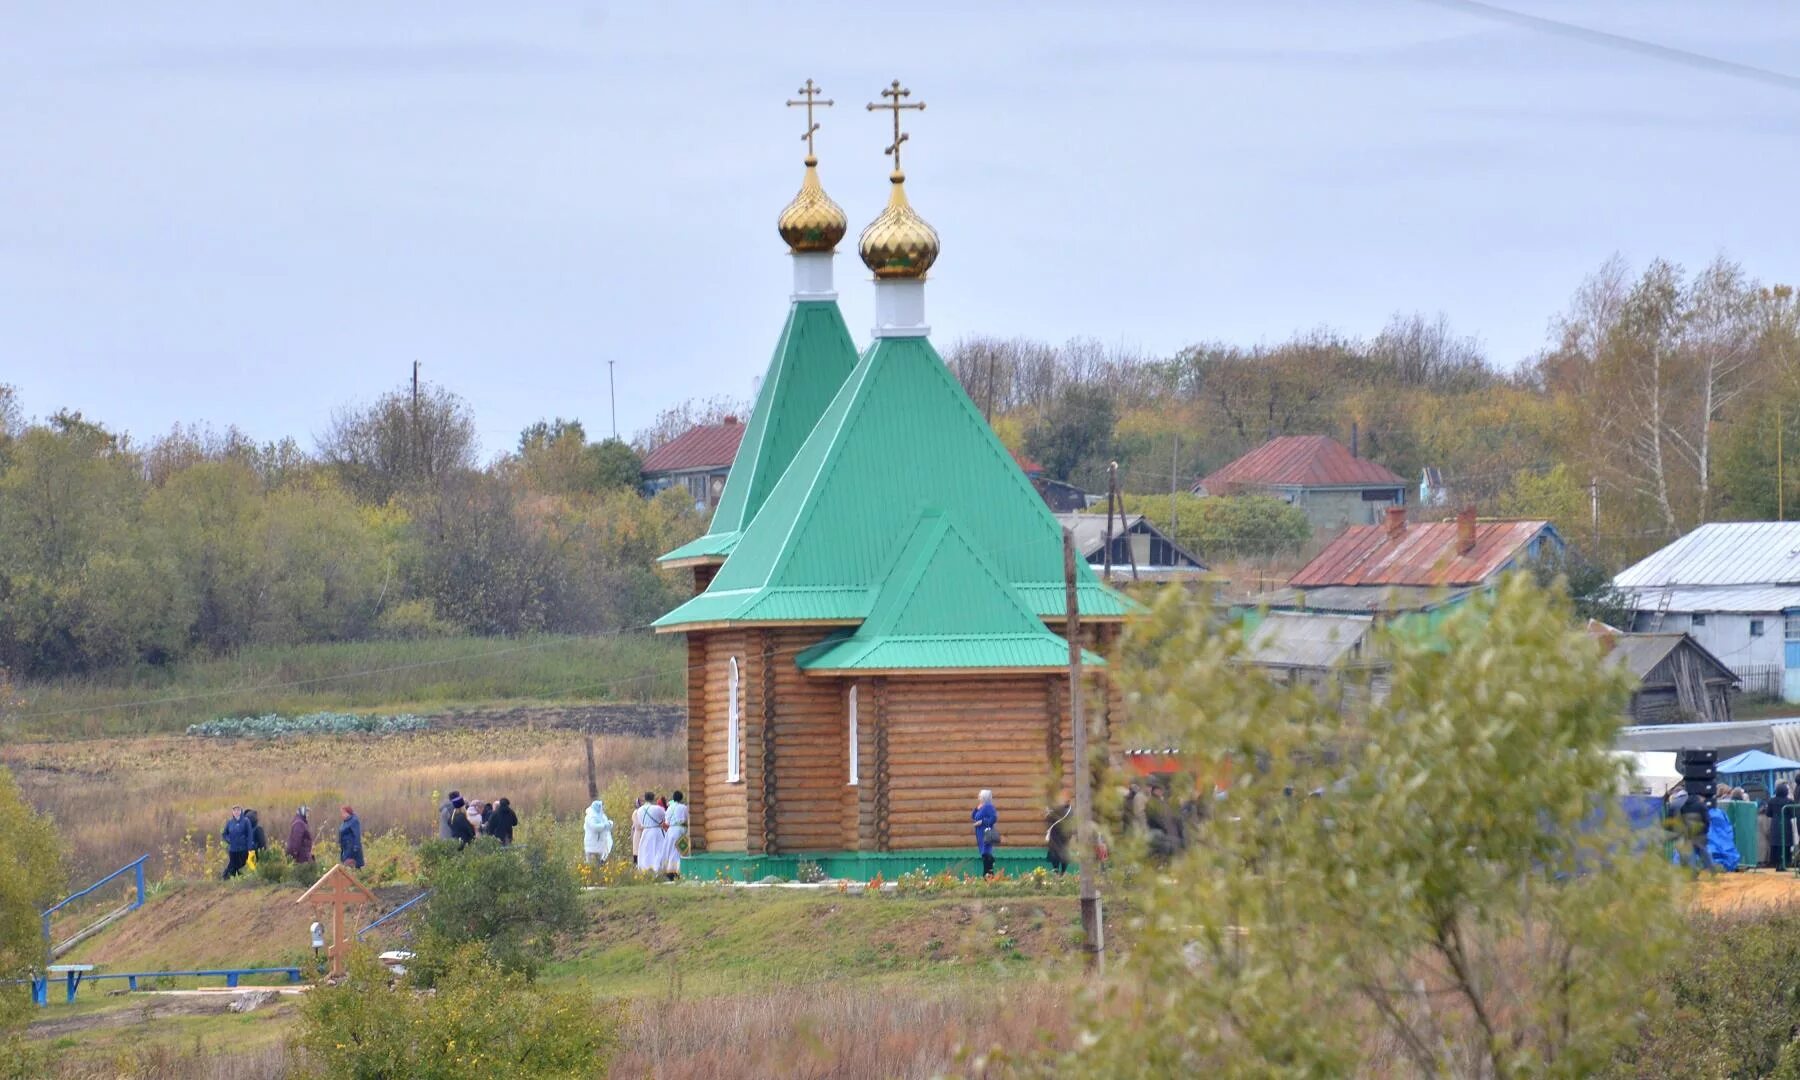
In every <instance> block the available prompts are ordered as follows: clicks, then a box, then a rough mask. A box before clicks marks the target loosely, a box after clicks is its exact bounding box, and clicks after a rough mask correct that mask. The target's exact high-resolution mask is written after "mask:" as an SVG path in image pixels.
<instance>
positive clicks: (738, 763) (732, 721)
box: [725, 656, 744, 784]
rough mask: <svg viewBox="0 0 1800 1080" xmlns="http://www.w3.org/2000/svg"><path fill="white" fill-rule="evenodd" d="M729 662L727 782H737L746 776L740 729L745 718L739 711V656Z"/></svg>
mask: <svg viewBox="0 0 1800 1080" xmlns="http://www.w3.org/2000/svg"><path fill="white" fill-rule="evenodd" d="M727 663H728V664H729V667H728V668H727V671H728V672H729V675H728V676H727V678H726V680H725V695H726V704H725V782H726V783H728V784H735V783H737V782H738V781H740V780H742V779H743V778H744V760H743V758H744V752H743V738H744V736H743V732H742V731H741V730H740V728H741V726H742V725H743V722H744V718H743V717H742V716H741V715H739V713H738V665H737V657H735V656H734V657H732V658H731V659H730V660H729V661H727Z"/></svg>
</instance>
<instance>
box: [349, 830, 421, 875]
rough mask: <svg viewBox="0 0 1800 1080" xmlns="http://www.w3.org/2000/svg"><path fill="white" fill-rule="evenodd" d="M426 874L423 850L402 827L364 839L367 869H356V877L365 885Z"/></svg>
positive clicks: (365, 865) (365, 866)
mask: <svg viewBox="0 0 1800 1080" xmlns="http://www.w3.org/2000/svg"><path fill="white" fill-rule="evenodd" d="M423 873H424V864H423V862H422V860H421V859H420V856H419V850H418V849H417V848H415V847H414V846H413V843H412V841H411V840H409V839H407V837H406V834H405V833H404V832H402V831H401V830H400V827H399V826H397V825H396V826H394V827H393V828H391V829H389V830H388V831H387V832H384V833H382V834H381V835H380V836H377V837H375V838H374V839H371V840H365V841H364V842H363V868H362V869H361V870H358V871H357V872H356V879H357V880H358V881H360V882H362V883H363V884H364V885H370V886H374V885H393V884H396V883H399V882H403V881H418V880H419V879H420V877H421V876H423Z"/></svg>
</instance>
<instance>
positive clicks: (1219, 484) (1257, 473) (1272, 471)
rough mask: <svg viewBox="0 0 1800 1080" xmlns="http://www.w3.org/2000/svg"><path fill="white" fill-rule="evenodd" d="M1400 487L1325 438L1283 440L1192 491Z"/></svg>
mask: <svg viewBox="0 0 1800 1080" xmlns="http://www.w3.org/2000/svg"><path fill="white" fill-rule="evenodd" d="M1405 483H1406V481H1405V480H1403V479H1401V477H1400V475H1399V474H1398V473H1396V472H1394V471H1393V470H1392V469H1389V468H1388V467H1387V466H1385V465H1380V464H1377V463H1376V462H1373V461H1370V460H1369V459H1367V458H1359V457H1357V456H1356V455H1354V454H1352V453H1351V452H1350V450H1349V448H1348V447H1346V446H1345V445H1344V444H1343V443H1340V442H1338V441H1337V440H1336V439H1333V438H1331V437H1330V436H1327V435H1283V436H1281V437H1280V438H1278V439H1270V440H1269V441H1268V442H1266V443H1263V444H1262V445H1261V446H1259V447H1257V448H1256V449H1254V450H1252V451H1250V452H1249V453H1248V454H1245V455H1244V456H1243V457H1241V458H1238V459H1237V460H1236V461H1234V462H1232V463H1231V464H1229V465H1226V466H1225V467H1223V468H1221V469H1218V470H1215V471H1214V472H1211V473H1209V474H1207V476H1206V478H1205V479H1203V480H1201V481H1200V482H1199V483H1198V484H1195V485H1194V490H1195V491H1201V490H1204V491H1205V492H1206V493H1207V494H1209V495H1223V494H1227V493H1228V492H1229V491H1230V490H1231V489H1232V488H1235V487H1387V486H1400V485H1404V484H1405Z"/></svg>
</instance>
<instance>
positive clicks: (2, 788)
mask: <svg viewBox="0 0 1800 1080" xmlns="http://www.w3.org/2000/svg"><path fill="white" fill-rule="evenodd" d="M5 676H6V673H5V672H4V671H0V718H4V717H5V715H6V711H7V709H8V708H9V707H10V706H9V701H10V698H9V694H10V689H9V684H8V683H7V681H6V677H5ZM0 821H4V822H5V823H6V827H5V828H0V867H5V872H3V873H0V1076H11V1075H18V1076H29V1075H32V1070H33V1069H34V1068H36V1067H37V1065H38V1064H40V1063H39V1060H38V1055H37V1054H36V1053H34V1052H33V1050H32V1048H31V1047H29V1046H28V1045H27V1044H26V1043H25V1042H24V1040H23V1036H22V1034H21V1033H22V1032H23V1031H24V1028H25V1024H26V1022H27V1021H28V1020H29V1019H30V1018H31V1016H32V1015H33V1014H34V1013H36V1011H37V1010H36V1009H35V1008H34V1007H33V1006H32V1004H31V992H30V989H29V984H28V983H26V982H23V981H21V980H27V979H29V978H30V977H31V973H32V972H33V971H35V970H38V969H40V968H41V967H42V966H43V964H44V963H45V957H44V937H43V923H42V922H40V921H39V918H38V912H40V911H42V910H43V909H44V908H46V907H48V906H50V904H52V903H53V902H55V900H56V896H57V893H58V892H59V891H60V890H61V888H62V884H63V867H62V857H61V848H60V846H59V845H58V844H57V840H56V830H55V829H53V828H52V827H51V825H50V819H49V818H47V817H44V816H43V815H41V814H38V813H37V812H35V811H34V810H32V808H31V804H30V803H27V802H26V801H25V796H24V794H23V793H21V792H20V790H19V785H18V782H17V781H16V780H14V779H13V775H12V772H11V771H10V770H8V769H6V768H5V767H0Z"/></svg>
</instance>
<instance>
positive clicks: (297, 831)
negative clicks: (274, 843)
mask: <svg viewBox="0 0 1800 1080" xmlns="http://www.w3.org/2000/svg"><path fill="white" fill-rule="evenodd" d="M312 849H313V834H312V825H311V824H310V823H309V822H308V821H307V820H306V807H304V806H302V807H301V808H300V809H298V810H296V811H294V823H293V824H292V825H289V826H288V838H287V857H288V858H290V859H292V860H293V861H294V862H297V863H309V862H312V861H313V852H312Z"/></svg>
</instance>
